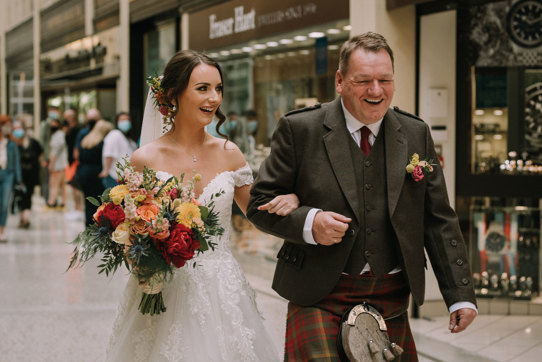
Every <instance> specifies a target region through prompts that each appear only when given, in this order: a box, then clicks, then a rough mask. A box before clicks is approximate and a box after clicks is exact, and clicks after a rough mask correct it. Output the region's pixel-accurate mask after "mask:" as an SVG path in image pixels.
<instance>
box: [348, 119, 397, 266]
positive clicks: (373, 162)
mask: <svg viewBox="0 0 542 362" xmlns="http://www.w3.org/2000/svg"><path fill="white" fill-rule="evenodd" d="M384 145H385V134H384V127H381V128H380V132H379V133H378V137H377V138H376V140H375V142H374V144H373V146H372V148H371V152H370V153H369V155H368V156H365V154H364V153H363V151H361V149H360V148H359V146H358V145H356V143H355V142H353V141H352V142H350V147H351V154H352V157H353V160H354V165H355V166H354V172H355V173H356V180H357V181H358V182H357V185H358V190H357V194H358V197H359V200H360V210H359V214H360V220H359V232H358V236H357V238H356V241H355V244H354V247H353V248H352V252H351V254H350V257H349V259H348V262H347V264H346V266H345V270H344V271H345V272H346V273H348V274H352V275H355V274H359V273H360V272H361V269H362V268H363V266H365V264H366V263H369V265H370V267H371V270H372V271H373V273H374V274H375V275H377V276H381V275H384V274H386V273H387V272H389V271H390V270H392V269H394V268H395V267H397V266H398V265H399V260H398V257H397V254H398V252H399V250H398V247H399V244H398V241H397V236H396V235H395V231H394V229H393V227H392V225H391V221H390V215H389V211H388V195H387V191H386V190H387V187H386V186H387V183H386V158H385V149H384Z"/></svg>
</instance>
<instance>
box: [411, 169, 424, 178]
mask: <svg viewBox="0 0 542 362" xmlns="http://www.w3.org/2000/svg"><path fill="white" fill-rule="evenodd" d="M412 178H413V179H414V181H416V182H418V181H421V180H422V179H423V170H422V168H421V167H420V166H416V167H414V171H412Z"/></svg>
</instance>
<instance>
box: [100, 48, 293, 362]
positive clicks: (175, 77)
mask: <svg viewBox="0 0 542 362" xmlns="http://www.w3.org/2000/svg"><path fill="white" fill-rule="evenodd" d="M160 86H161V88H162V90H163V94H165V95H166V96H165V97H158V98H156V101H155V103H156V105H157V106H158V107H165V108H161V111H162V113H167V116H168V118H169V119H170V120H171V121H172V122H171V123H172V125H171V129H170V130H169V131H168V132H167V133H165V134H163V135H161V136H160V134H161V131H160V130H161V122H160V119H159V118H160V114H159V113H158V111H157V110H156V108H155V107H153V100H152V96H151V94H152V93H151V92H149V97H148V99H147V105H146V109H145V116H144V121H143V130H142V143H143V142H146V141H147V140H152V141H151V142H150V143H148V144H146V145H144V146H143V147H141V148H140V149H139V150H137V151H136V152H135V153H134V154H133V155H132V158H131V163H132V165H133V166H134V167H135V168H136V170H138V171H142V170H143V167H144V166H147V167H149V168H152V169H153V170H155V171H156V172H157V176H158V177H160V178H162V179H167V178H168V177H169V176H171V175H177V176H179V175H180V174H182V173H183V172H184V173H185V174H186V175H188V176H191V175H192V172H193V170H197V172H198V173H199V174H200V175H201V181H200V182H198V184H197V185H196V188H195V192H196V195H198V201H199V202H200V203H202V204H206V203H208V202H209V201H210V198H211V196H212V195H215V197H214V201H215V211H217V212H218V214H219V219H220V223H221V225H222V226H223V227H224V229H225V232H224V235H223V236H221V237H219V238H217V239H215V240H214V242H215V243H217V246H216V247H215V250H214V251H212V250H209V251H207V252H205V253H203V254H200V255H199V256H197V257H196V258H195V260H196V262H197V266H196V267H195V268H192V267H186V266H185V267H183V268H181V269H177V270H176V272H175V275H174V277H173V279H172V280H171V281H170V282H169V284H167V285H166V286H165V288H164V289H163V291H162V294H163V298H164V302H165V305H166V306H167V311H166V312H165V313H161V314H160V315H155V316H149V315H142V314H141V313H140V312H139V311H138V305H139V301H140V300H141V290H140V289H139V287H138V283H137V280H136V278H135V277H130V279H129V281H128V285H127V287H126V290H125V292H124V295H123V297H122V301H121V304H120V306H119V310H118V315H117V318H116V320H115V323H114V326H113V334H112V336H111V340H110V344H109V348H108V350H107V360H108V361H153V362H154V361H205V362H207V361H278V360H280V352H279V349H278V348H276V347H275V346H273V345H272V342H271V340H272V339H271V338H270V337H269V335H268V334H267V331H266V330H265V328H264V325H263V323H262V319H261V316H260V314H259V312H258V309H257V307H256V303H255V300H254V291H253V290H252V288H251V287H250V285H249V284H248V282H247V281H246V279H245V277H244V275H243V272H242V270H241V268H240V266H239V264H238V263H237V261H236V260H235V259H234V257H233V255H232V253H231V251H230V240H229V239H230V236H229V234H230V219H231V207H232V202H233V201H234V200H235V202H236V203H237V205H239V207H240V208H241V209H242V210H243V212H245V210H246V206H247V202H248V199H249V190H250V185H251V184H252V181H253V179H252V172H251V169H250V168H249V166H248V164H247V163H246V161H245V159H244V157H243V154H242V153H241V151H240V150H239V148H237V146H235V145H234V144H233V143H232V142H229V141H225V140H224V139H220V138H215V137H213V136H211V135H209V134H208V133H207V132H206V131H205V126H207V125H208V124H209V123H211V121H212V119H213V117H214V116H216V117H217V118H218V119H219V120H220V121H219V123H218V126H217V129H218V127H219V126H220V125H221V124H222V123H223V122H224V119H225V117H224V115H223V114H222V112H221V111H220V108H219V107H220V104H221V103H222V90H223V86H222V71H221V69H220V66H219V65H218V63H216V62H215V61H214V60H212V59H211V58H209V57H207V56H206V55H204V54H202V53H198V52H195V51H190V50H186V51H179V52H178V53H177V54H175V55H174V56H173V58H172V59H171V60H170V61H169V63H168V64H167V66H166V68H165V70H164V75H163V78H162V80H161V82H160ZM164 110H167V112H163V111H164ZM153 119H154V120H153ZM156 137H157V138H156ZM154 138H156V139H154ZM220 192H223V193H222V194H220V195H219V196H218V197H216V194H217V193H220ZM297 206H298V199H297V197H296V196H295V195H292V194H290V195H283V196H279V197H278V198H276V199H274V200H273V201H271V202H270V203H269V204H267V205H266V206H265V208H266V209H267V210H268V211H269V212H276V213H278V214H280V215H286V214H288V213H289V212H291V211H292V210H294V209H295V208H297Z"/></svg>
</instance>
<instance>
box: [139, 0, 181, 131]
mask: <svg viewBox="0 0 542 362" xmlns="http://www.w3.org/2000/svg"><path fill="white" fill-rule="evenodd" d="M180 2H181V1H180V0H169V1H156V0H154V1H149V0H135V1H132V2H131V3H130V112H131V115H132V119H133V120H134V134H139V132H140V127H141V125H140V121H139V120H141V119H142V118H143V107H144V105H145V100H146V97H147V91H148V86H147V84H146V79H147V77H148V76H154V75H158V74H161V72H162V71H163V69H164V67H165V65H166V64H167V62H168V61H169V59H170V58H171V57H172V56H173V55H174V54H175V52H176V51H177V50H178V49H180V34H181V28H180V21H181V20H180V19H181V18H180V12H179V5H180Z"/></svg>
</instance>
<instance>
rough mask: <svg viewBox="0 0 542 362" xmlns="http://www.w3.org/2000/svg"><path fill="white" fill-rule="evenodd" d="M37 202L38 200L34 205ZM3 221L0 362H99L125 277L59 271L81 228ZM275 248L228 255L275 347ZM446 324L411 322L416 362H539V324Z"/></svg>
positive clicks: (42, 220) (507, 319) (242, 243)
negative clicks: (450, 327) (452, 327)
mask: <svg viewBox="0 0 542 362" xmlns="http://www.w3.org/2000/svg"><path fill="white" fill-rule="evenodd" d="M36 201H38V203H39V201H40V200H39V199H36ZM16 224H17V219H16V217H13V216H12V217H10V219H9V221H8V237H9V242H8V243H7V244H0V276H1V278H0V290H1V291H2V292H1V293H0V361H10V362H11V361H98V360H100V359H101V357H102V354H103V352H104V350H105V347H106V345H107V341H108V337H109V333H110V329H111V325H112V321H113V318H114V315H115V310H116V307H117V302H118V300H119V299H120V295H121V293H122V291H123V288H124V284H125V282H126V279H127V275H126V274H125V273H123V272H121V273H118V274H117V275H115V276H113V277H110V278H106V277H104V276H98V275H97V274H96V269H95V266H96V264H97V263H94V264H93V263H90V264H89V265H87V266H86V267H85V268H83V269H77V270H72V271H69V272H65V269H66V266H67V264H68V261H69V258H70V253H71V250H72V248H71V246H70V245H69V244H67V242H68V241H69V240H72V239H73V238H74V237H75V235H77V233H78V232H79V231H80V230H81V229H82V225H81V223H79V222H68V221H66V220H65V218H64V215H63V213H61V212H56V211H44V210H43V209H42V207H41V205H39V204H38V205H36V207H35V210H34V211H33V218H32V227H31V228H30V229H29V230H21V229H17V228H16ZM279 245H280V241H279V240H277V239H275V238H273V237H270V236H267V235H264V234H261V233H259V232H258V231H256V230H254V229H249V230H247V231H244V232H242V233H238V234H237V235H236V238H235V240H234V246H235V254H236V256H237V258H238V260H239V261H240V263H241V265H242V266H243V268H244V270H245V272H246V273H247V276H248V279H249V281H250V282H251V284H252V285H253V287H254V288H255V289H256V291H257V298H258V304H259V307H260V309H261V311H262V312H263V314H264V317H265V321H266V324H267V326H268V328H269V330H270V331H272V335H273V338H274V339H275V341H276V343H277V344H282V340H283V336H284V329H285V314H286V301H285V300H283V299H282V298H280V297H279V296H277V295H276V294H275V293H274V292H273V291H272V290H271V288H270V285H271V278H272V274H273V268H274V261H273V260H274V255H275V254H276V252H277V250H278V246H279ZM447 322H448V321H447V318H446V317H439V318H435V319H432V320H426V319H417V320H412V321H411V325H412V330H413V332H414V334H415V339H416V343H417V346H418V350H419V354H420V360H421V361H539V360H541V359H542V358H541V356H542V317H518V316H483V315H482V316H479V317H478V318H477V319H476V321H475V323H474V324H473V325H472V326H471V328H469V329H468V330H467V331H466V332H464V333H460V334H458V335H451V334H450V333H449V332H448V331H447Z"/></svg>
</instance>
